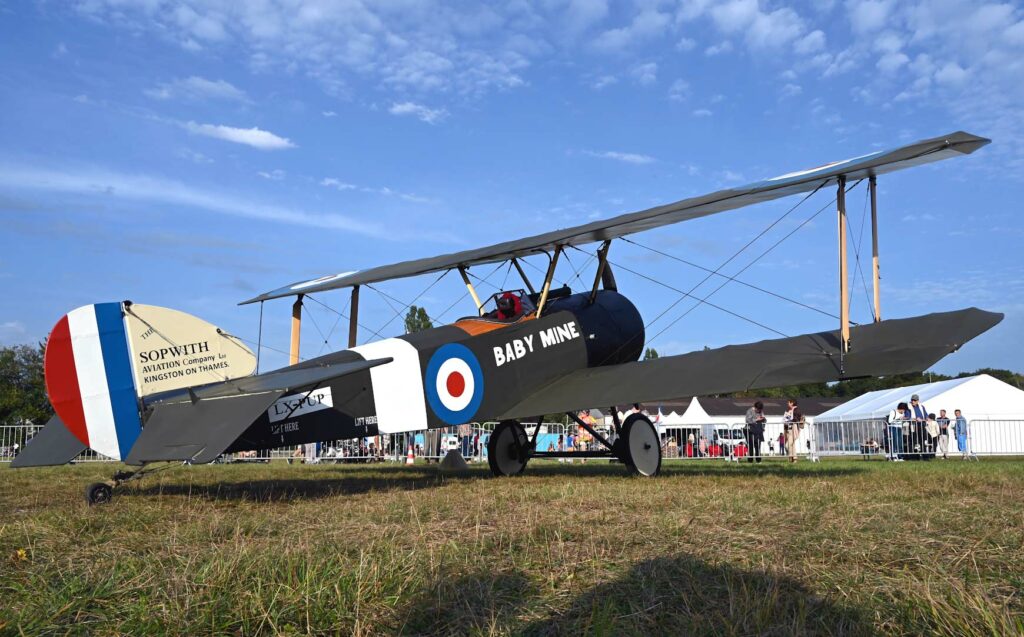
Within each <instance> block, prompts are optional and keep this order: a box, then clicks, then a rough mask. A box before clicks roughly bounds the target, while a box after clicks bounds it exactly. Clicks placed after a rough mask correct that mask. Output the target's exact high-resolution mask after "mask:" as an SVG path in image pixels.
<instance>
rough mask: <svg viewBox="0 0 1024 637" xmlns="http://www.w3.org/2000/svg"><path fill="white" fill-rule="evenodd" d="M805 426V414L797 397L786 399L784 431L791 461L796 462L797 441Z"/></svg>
mask: <svg viewBox="0 0 1024 637" xmlns="http://www.w3.org/2000/svg"><path fill="white" fill-rule="evenodd" d="M803 428H804V414H803V412H801V411H800V407H799V405H798V404H797V401H796V399H795V398H790V399H789V400H787V401H786V414H785V415H784V416H783V419H782V429H783V433H784V434H785V435H786V451H788V452H789V462H790V463H793V462H796V449H797V447H796V442H797V440H798V439H799V438H800V430H801V429H803Z"/></svg>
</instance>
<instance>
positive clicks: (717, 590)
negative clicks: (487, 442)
mask: <svg viewBox="0 0 1024 637" xmlns="http://www.w3.org/2000/svg"><path fill="white" fill-rule="evenodd" d="M112 470H113V467H112V466H110V465H106V466H104V465H89V466H74V467H67V468H60V469H37V470H20V471H15V470H11V469H8V468H2V469H0V634H21V633H24V634H41V633H42V634H64V633H70V634H101V635H106V634H131V635H139V634H150V633H167V634H180V635H185V634H189V635H192V634H207V633H220V634H240V635H255V634H307V633H311V634H334V633H338V634H359V635H375V634H394V633H405V634H435V633H441V634H499V635H504V634H527V635H532V634H552V635H554V634H581V633H586V634H598V635H648V634H709V635H711V634H714V635H761V634H769V635H772V634H774V635H793V634H837V635H862V634H897V635H904V634H905V635H909V634H922V633H935V634H945V635H996V634H998V635H1007V634H1024V599H1022V597H1021V595H1022V592H1021V591H1022V590H1024V461H1021V460H1002V461H1001V460H994V459H993V460H989V459H986V460H983V461H981V462H980V463H969V464H968V463H961V462H960V461H949V462H938V461H936V462H931V463H910V462H908V463H902V464H900V465H892V464H887V463H883V462H880V461H871V462H867V461H859V460H858V461H830V462H824V463H821V464H817V465H811V464H808V463H801V464H798V465H796V466H792V467H791V466H788V465H784V464H781V463H773V462H768V463H765V464H764V465H759V466H748V465H745V464H743V465H739V466H736V465H731V464H727V463H723V462H714V463H713V464H711V463H700V464H695V463H689V464H667V465H666V466H665V470H664V474H663V475H662V476H661V477H659V478H656V479H639V478H627V477H625V476H624V472H623V469H622V468H621V466H617V465H608V464H607V463H605V462H601V463H598V462H594V461H592V462H590V463H589V464H587V465H586V466H580V465H573V466H568V465H559V464H557V463H546V464H545V463H536V464H535V465H531V466H530V467H529V468H528V469H527V473H526V475H524V476H521V477H519V478H513V479H491V478H489V477H487V474H486V471H485V468H483V467H476V468H474V470H473V471H472V472H470V473H469V474H468V475H464V476H458V477H455V476H447V477H446V476H441V475H438V474H437V473H436V472H435V471H434V470H433V469H432V468H428V467H426V466H419V465H417V466H415V467H402V466H398V467H393V466H379V465H377V466H365V465H364V466H297V465H294V466H291V465H283V464H282V465H274V466H242V465H230V466H201V467H179V468H175V469H173V470H170V471H167V472H164V473H161V474H159V475H155V476H152V477H151V478H148V479H147V480H144V481H142V482H139V483H136V484H134V485H130V486H128V487H125V488H124V489H123V490H122V491H121V492H120V493H119V495H118V496H117V497H116V498H115V500H114V502H113V503H112V504H109V505H107V506H104V507H95V508H89V507H87V506H86V505H85V503H84V501H83V500H82V489H83V487H84V485H85V484H86V483H88V482H91V481H93V480H96V479H100V478H104V477H106V476H108V475H109V474H110V473H111V472H112Z"/></svg>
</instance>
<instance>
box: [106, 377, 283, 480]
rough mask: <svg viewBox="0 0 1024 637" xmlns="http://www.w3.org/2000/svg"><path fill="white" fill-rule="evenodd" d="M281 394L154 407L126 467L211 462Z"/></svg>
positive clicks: (273, 393) (127, 460)
mask: <svg viewBox="0 0 1024 637" xmlns="http://www.w3.org/2000/svg"><path fill="white" fill-rule="evenodd" d="M284 393H285V392H284V390H275V391H269V392H263V393H260V394H246V395H241V396H232V397H230V398H211V399H209V400H200V401H199V402H197V403H191V402H182V403H166V404H160V405H157V406H156V407H155V408H154V409H153V413H152V415H150V417H149V419H148V420H147V421H146V426H145V428H144V429H143V430H142V435H141V436H139V439H138V441H137V442H136V443H135V446H134V447H132V451H131V453H129V454H128V458H127V459H126V460H125V464H133V465H139V464H144V463H146V462H162V461H170V460H190V461H192V462H194V463H196V464H205V463H207V462H213V461H214V460H215V459H216V458H217V456H219V455H220V454H222V453H223V452H224V450H225V449H227V448H228V447H230V446H231V443H233V442H234V441H235V440H236V439H237V438H238V437H239V436H241V435H242V433H243V432H245V430H246V428H247V427H248V426H249V425H251V424H252V422H253V421H254V420H256V419H257V418H259V417H260V415H261V414H263V412H265V411H266V410H267V409H268V408H269V407H270V406H271V405H273V404H274V401H276V400H277V399H278V398H280V397H281V396H282V395H283V394H284Z"/></svg>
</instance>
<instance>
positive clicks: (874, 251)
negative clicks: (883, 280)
mask: <svg viewBox="0 0 1024 637" xmlns="http://www.w3.org/2000/svg"><path fill="white" fill-rule="evenodd" d="M877 181H878V178H877V177H876V176H875V175H871V177H869V178H868V190H869V191H871V283H872V285H871V287H872V289H873V290H874V292H875V323H879V322H881V320H882V295H881V292H880V291H879V283H878V281H879V278H880V277H879V276H878V199H877V198H876V197H875V191H876V190H877V189H878V184H877ZM861 278H863V277H861Z"/></svg>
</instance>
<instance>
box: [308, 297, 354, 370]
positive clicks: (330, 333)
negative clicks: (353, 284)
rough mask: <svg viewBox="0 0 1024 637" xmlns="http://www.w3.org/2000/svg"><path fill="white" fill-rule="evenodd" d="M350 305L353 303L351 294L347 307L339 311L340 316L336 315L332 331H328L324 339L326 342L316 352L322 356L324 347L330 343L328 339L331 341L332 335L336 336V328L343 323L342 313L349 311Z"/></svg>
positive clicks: (346, 303)
mask: <svg viewBox="0 0 1024 637" xmlns="http://www.w3.org/2000/svg"><path fill="white" fill-rule="evenodd" d="M350 305H352V297H351V296H350V297H349V299H348V301H346V302H345V309H343V310H342V311H341V312H338V316H337V317H335V319H334V325H332V326H331V331H329V332H327V337H326V338H325V339H324V342H323V343H322V344H321V345H320V349H319V351H317V353H316V355H317V356H320V355H321V354H323V353H324V348H326V347H327V345H328V343H327V341H329V340H330V339H331V337H332V336H334V330H336V329H338V325H339V324H340V323H341V316H342V314H343V313H344V312H347V311H348V310H349V309H350V308H349V306H350Z"/></svg>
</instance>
